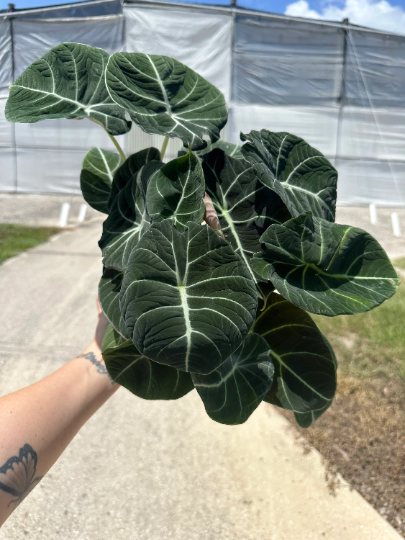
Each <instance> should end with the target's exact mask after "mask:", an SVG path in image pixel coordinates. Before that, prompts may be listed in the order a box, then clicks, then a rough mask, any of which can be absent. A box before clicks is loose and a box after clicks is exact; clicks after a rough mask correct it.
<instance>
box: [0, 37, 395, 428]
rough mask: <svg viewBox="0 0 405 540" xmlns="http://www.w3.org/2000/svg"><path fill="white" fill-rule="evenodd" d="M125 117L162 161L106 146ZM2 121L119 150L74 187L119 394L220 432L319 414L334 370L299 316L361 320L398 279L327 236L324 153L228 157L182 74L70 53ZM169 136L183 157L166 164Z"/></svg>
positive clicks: (361, 240)
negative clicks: (264, 413) (97, 254)
mask: <svg viewBox="0 0 405 540" xmlns="http://www.w3.org/2000/svg"><path fill="white" fill-rule="evenodd" d="M128 116H129V117H130V118H131V119H132V121H133V122H134V123H135V124H137V125H138V126H139V127H140V128H141V129H142V130H143V131H145V132H146V133H151V134H152V133H153V134H160V135H163V136H164V137H165V139H164V143H163V147H162V150H161V152H159V150H157V149H155V148H148V149H143V150H140V151H139V152H137V153H135V154H133V155H130V156H128V157H126V156H125V154H124V152H123V151H122V149H121V148H120V146H119V144H118V142H117V141H116V139H115V137H114V135H119V134H124V133H126V132H127V131H128V130H129V129H130V127H131V122H129V121H127V120H126V117H128ZM6 117H7V119H8V120H9V121H11V122H37V121H39V120H45V119H47V118H50V119H52V118H68V119H71V118H85V117H87V118H89V119H90V120H92V121H95V122H97V123H99V124H100V125H101V126H102V127H103V128H104V129H105V130H106V131H107V133H108V135H109V136H110V138H111V139H112V141H113V143H114V145H115V146H116V148H117V150H118V153H116V152H111V151H110V150H103V149H101V148H92V149H91V150H90V151H89V152H88V154H87V155H86V157H85V159H84V162H83V170H82V172H81V177H80V184H81V188H82V192H83V196H84V198H85V199H86V201H87V202H88V203H89V204H90V205H91V206H92V207H93V208H95V209H96V210H99V211H100V212H104V213H105V214H108V217H107V218H106V220H105V222H104V225H103V233H102V236H101V239H100V242H99V245H100V248H101V250H102V254H103V264H104V272H103V276H102V278H101V280H100V285H99V297H100V303H101V306H102V309H103V311H104V313H105V315H106V317H107V319H108V320H109V321H110V326H109V328H108V330H107V333H106V336H105V339H104V342H103V356H104V360H105V362H106V365H107V369H108V371H109V373H110V375H111V377H112V378H113V379H114V380H116V381H117V382H119V383H120V384H122V385H123V386H125V387H126V388H127V389H128V390H130V391H131V392H133V393H134V394H135V395H137V396H139V397H142V398H144V399H178V398H180V397H182V396H184V395H185V394H187V393H188V392H190V391H191V390H193V389H194V388H195V389H196V390H197V392H198V394H199V396H200V397H201V399H202V402H203V404H204V407H205V409H206V411H207V413H208V414H209V416H210V417H211V418H213V419H214V420H216V421H217V422H222V423H225V424H240V423H242V422H245V421H246V420H247V418H249V416H250V415H251V414H252V413H253V411H254V410H255V409H256V407H257V406H258V405H259V404H260V402H261V401H263V400H264V401H267V402H268V403H272V404H274V405H277V406H278V407H283V408H285V409H290V410H292V411H294V414H295V417H296V419H297V422H298V423H299V424H300V425H301V426H305V427H307V426H309V425H311V423H312V422H313V421H314V420H316V419H317V418H318V417H319V416H320V415H321V414H322V413H323V412H324V411H325V410H326V409H327V408H328V407H329V406H330V404H331V403H332V400H333V397H334V394H335V391H336V368H337V365H336V358H335V355H334V353H333V350H332V348H331V346H330V344H329V342H328V340H327V339H326V337H325V336H323V335H322V333H321V332H320V330H319V329H318V328H317V326H316V324H315V322H314V321H313V320H312V319H311V317H310V315H309V314H308V313H307V312H310V313H316V314H321V315H326V316H335V315H340V314H349V315H350V314H354V313H361V312H365V311H368V310H370V309H373V308H374V307H377V306H378V305H380V304H381V303H382V302H383V301H384V300H386V299H387V298H389V297H391V296H392V295H393V294H394V292H395V290H396V288H397V287H398V285H399V280H398V277H397V275H396V273H395V271H394V269H393V267H392V265H391V263H390V261H389V259H388V257H387V255H386V253H385V252H384V250H383V249H382V247H381V246H380V245H379V243H378V242H377V241H376V240H375V239H374V238H373V237H372V236H371V235H369V234H368V233H367V232H365V231H363V230H361V229H358V228H356V227H351V226H348V225H339V224H336V223H335V206H336V190H337V171H336V170H335V169H334V167H333V166H332V165H331V164H330V163H329V161H328V160H327V159H326V158H325V157H324V156H323V155H322V154H321V153H320V152H319V151H317V150H315V149H314V148H312V147H311V146H310V145H309V144H307V143H306V142H305V141H304V140H303V139H301V138H300V137H296V136H294V135H291V134H289V133H272V132H271V131H267V130H265V129H263V130H261V131H252V132H251V133H249V134H241V139H242V141H243V142H244V144H243V146H238V145H235V144H230V143H227V142H224V141H222V140H220V138H219V137H220V131H221V129H222V128H223V127H224V126H225V124H226V121H227V109H226V104H225V100H224V97H223V95H222V94H221V92H220V91H219V90H218V89H217V88H215V86H213V85H212V84H211V83H209V82H208V81H206V80H205V79H203V77H201V76H200V75H198V74H197V73H195V72H194V71H193V70H191V69H190V68H188V67H187V66H185V65H183V64H182V63H180V62H178V61H177V60H174V59H172V58H168V57H166V56H156V55H147V54H141V53H116V54H113V55H112V56H110V57H109V56H108V54H107V53H106V52H104V51H102V50H100V49H95V48H92V47H88V46H86V45H80V44H75V43H64V44H62V45H59V46H58V47H55V48H54V49H52V50H51V51H50V52H48V53H47V54H46V55H45V56H44V57H43V58H41V59H39V60H37V61H36V62H34V63H33V64H32V65H31V66H29V67H28V68H27V69H26V70H25V71H24V73H23V74H22V75H21V76H20V77H19V78H18V79H17V80H16V81H15V83H14V84H12V85H11V88H10V96H9V99H8V102H7V106H6ZM169 137H177V138H179V139H181V141H182V142H183V145H184V149H183V150H181V151H180V152H179V155H178V157H177V158H176V159H173V160H172V161H169V162H168V163H163V157H164V153H165V150H166V147H167V142H168V140H169ZM211 204H212V206H211ZM213 209H214V210H215V212H216V215H215V213H214V214H213ZM213 215H214V218H215V219H214V220H213V219H212V217H213Z"/></svg>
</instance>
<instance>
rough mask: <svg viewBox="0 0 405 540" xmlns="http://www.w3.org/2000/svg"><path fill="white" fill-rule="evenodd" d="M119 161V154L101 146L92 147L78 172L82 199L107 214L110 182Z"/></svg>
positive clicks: (120, 161)
mask: <svg viewBox="0 0 405 540" xmlns="http://www.w3.org/2000/svg"><path fill="white" fill-rule="evenodd" d="M121 163H122V160H121V156H120V155H119V154H117V153H115V152H110V151H109V150H103V149H102V148H92V149H91V150H90V152H87V154H86V157H85V158H84V161H83V168H82V172H81V173H80V187H81V190H82V193H83V197H84V200H85V201H86V202H87V203H88V204H89V205H90V206H91V207H92V208H94V209H95V210H98V211H99V212H103V213H104V214H108V200H109V198H110V193H111V183H112V181H113V178H114V173H115V171H116V170H117V169H118V167H119V166H120V165H121Z"/></svg>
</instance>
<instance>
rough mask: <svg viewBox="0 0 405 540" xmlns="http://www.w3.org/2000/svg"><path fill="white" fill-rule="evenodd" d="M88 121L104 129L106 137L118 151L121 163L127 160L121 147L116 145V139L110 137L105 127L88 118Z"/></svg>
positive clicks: (112, 136)
mask: <svg viewBox="0 0 405 540" xmlns="http://www.w3.org/2000/svg"><path fill="white" fill-rule="evenodd" d="M89 120H90V121H91V122H94V123H95V124H98V125H99V126H101V127H102V128H103V129H104V131H105V132H106V133H107V135H108V136H109V137H110V139H111V140H112V143H113V145H114V146H115V148H116V149H117V150H118V153H119V155H120V156H121V158H122V161H125V160H126V159H127V158H126V156H125V154H124V151H123V149H122V148H121V146H120V145H119V144H118V141H117V139H116V138H115V137H114V135H111V134H110V133H108V131H107V130H106V128H105V126H104V125H103V124H102V123H101V122H99V121H98V120H94V118H89Z"/></svg>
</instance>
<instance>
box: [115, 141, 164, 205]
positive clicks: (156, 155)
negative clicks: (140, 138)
mask: <svg viewBox="0 0 405 540" xmlns="http://www.w3.org/2000/svg"><path fill="white" fill-rule="evenodd" d="M150 161H160V152H159V150H157V149H156V148H153V147H151V148H146V149H145V150H141V151H139V152H136V153H135V154H132V155H131V156H129V158H128V159H127V160H125V161H124V163H123V164H122V165H121V167H120V168H119V169H118V170H117V172H116V173H115V174H114V181H113V183H112V186H111V196H110V199H109V201H108V208H111V206H112V204H113V202H114V200H115V199H116V197H117V195H118V193H119V192H120V191H121V189H123V188H124V187H125V186H126V185H127V183H128V182H130V181H131V180H132V179H133V177H134V176H135V177H136V176H137V174H138V172H139V171H140V170H141V169H142V167H143V166H144V165H146V164H147V163H149V162H150Z"/></svg>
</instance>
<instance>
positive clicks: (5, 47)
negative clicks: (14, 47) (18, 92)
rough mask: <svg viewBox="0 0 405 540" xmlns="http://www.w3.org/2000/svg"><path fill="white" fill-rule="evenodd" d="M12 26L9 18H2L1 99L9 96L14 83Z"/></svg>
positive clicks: (0, 31) (0, 50) (0, 32)
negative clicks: (8, 89) (11, 85)
mask: <svg viewBox="0 0 405 540" xmlns="http://www.w3.org/2000/svg"><path fill="white" fill-rule="evenodd" d="M12 78H13V74H12V56H11V26H10V21H9V19H7V18H3V19H1V18H0V98H1V97H3V96H6V95H7V88H8V87H9V86H10V83H11V82H12Z"/></svg>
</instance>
